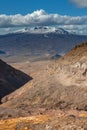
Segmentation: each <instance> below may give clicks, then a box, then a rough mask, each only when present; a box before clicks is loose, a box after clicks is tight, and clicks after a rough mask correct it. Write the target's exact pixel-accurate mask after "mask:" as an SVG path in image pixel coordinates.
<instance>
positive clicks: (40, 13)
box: [0, 0, 87, 34]
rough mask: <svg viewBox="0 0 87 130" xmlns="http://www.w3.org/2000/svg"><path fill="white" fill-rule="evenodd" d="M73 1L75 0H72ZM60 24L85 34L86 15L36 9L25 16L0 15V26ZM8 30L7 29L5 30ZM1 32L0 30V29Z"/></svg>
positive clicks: (86, 25)
mask: <svg viewBox="0 0 87 130" xmlns="http://www.w3.org/2000/svg"><path fill="white" fill-rule="evenodd" d="M73 1H75V0H73ZM83 1H84V0H83ZM51 25H54V26H62V27H64V28H66V29H67V30H70V29H71V30H72V31H75V30H76V32H77V31H78V32H81V33H82V32H83V33H86V34H87V30H86V28H87V16H76V17H72V16H68V15H59V14H48V13H46V12H45V11H44V10H42V9H41V10H37V11H34V12H33V13H31V14H27V15H25V16H23V15H21V14H16V15H5V14H4V15H0V28H4V29H2V30H6V29H5V28H10V31H12V29H11V27H26V26H51ZM6 31H8V30H6ZM0 32H1V31H0Z"/></svg>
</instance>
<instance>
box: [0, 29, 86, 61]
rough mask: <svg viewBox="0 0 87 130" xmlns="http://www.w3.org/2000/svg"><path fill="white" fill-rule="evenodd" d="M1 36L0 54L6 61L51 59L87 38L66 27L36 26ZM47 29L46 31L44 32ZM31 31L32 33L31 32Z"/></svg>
mask: <svg viewBox="0 0 87 130" xmlns="http://www.w3.org/2000/svg"><path fill="white" fill-rule="evenodd" d="M24 30H25V31H23V30H20V31H18V32H15V33H12V34H7V35H2V36H0V50H3V51H4V52H5V53H6V54H5V55H0V57H1V58H2V59H3V60H5V61H9V62H10V61H12V62H16V61H18V62H20V61H28V60H29V61H35V60H46V59H51V57H53V56H55V55H64V54H65V53H66V52H68V51H69V50H70V49H71V48H73V47H74V46H75V45H78V44H79V43H81V42H85V41H86V40H87V36H86V35H76V34H72V33H69V32H67V31H66V30H64V29H61V28H59V29H54V28H53V29H51V28H47V27H44V28H41V27H38V28H37V27H35V28H34V29H33V30H34V32H38V31H39V32H40V33H34V32H32V30H29V29H27V28H26V29H24ZM44 31H45V32H44ZM30 32H31V33H30Z"/></svg>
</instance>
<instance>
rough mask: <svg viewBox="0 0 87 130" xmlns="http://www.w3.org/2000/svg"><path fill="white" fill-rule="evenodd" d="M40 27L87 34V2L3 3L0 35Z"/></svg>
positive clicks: (11, 0) (0, 1) (26, 0)
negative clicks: (51, 27)
mask: <svg viewBox="0 0 87 130" xmlns="http://www.w3.org/2000/svg"><path fill="white" fill-rule="evenodd" d="M17 14H19V15H17ZM39 25H40V26H41V25H42V26H43V25H44V26H51V25H53V26H58V27H63V28H64V29H66V30H69V31H74V32H76V33H80V34H87V0H0V34H1V32H2V33H3V34H4V33H8V32H10V31H12V30H14V29H16V28H19V27H21V28H23V27H26V26H39Z"/></svg>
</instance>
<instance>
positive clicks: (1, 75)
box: [0, 60, 32, 99]
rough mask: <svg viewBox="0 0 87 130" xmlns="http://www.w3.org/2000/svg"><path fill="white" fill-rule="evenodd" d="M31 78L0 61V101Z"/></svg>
mask: <svg viewBox="0 0 87 130" xmlns="http://www.w3.org/2000/svg"><path fill="white" fill-rule="evenodd" d="M31 79H32V78H31V77H30V76H28V75H27V74H25V73H23V72H21V71H19V70H17V69H15V68H13V67H11V66H10V65H8V64H6V63H5V62H4V61H2V60H0V99H1V98H3V97H4V96H6V95H7V94H9V93H11V92H13V91H14V90H16V89H18V88H20V87H21V86H22V85H24V84H25V83H27V82H28V81H29V80H31Z"/></svg>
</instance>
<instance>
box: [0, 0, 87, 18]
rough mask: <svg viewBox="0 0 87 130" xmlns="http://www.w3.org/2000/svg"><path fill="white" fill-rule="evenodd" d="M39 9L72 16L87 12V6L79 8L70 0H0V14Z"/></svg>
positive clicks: (28, 11)
mask: <svg viewBox="0 0 87 130" xmlns="http://www.w3.org/2000/svg"><path fill="white" fill-rule="evenodd" d="M83 1H84V0H82V2H83ZM39 9H43V10H45V11H46V12H48V13H58V14H62V15H64V14H66V15H71V16H77V15H79V16H82V15H86V14H87V13H86V12H87V8H79V7H77V5H75V4H74V2H71V1H70V0H0V14H8V15H9V14H18V13H19V14H23V15H25V14H27V13H31V12H33V11H35V10H39Z"/></svg>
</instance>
